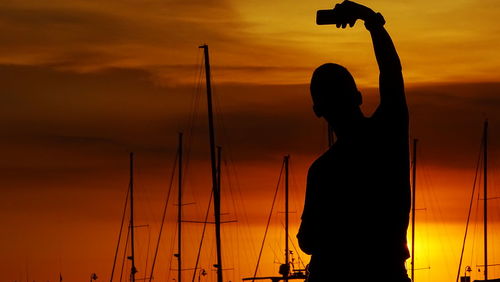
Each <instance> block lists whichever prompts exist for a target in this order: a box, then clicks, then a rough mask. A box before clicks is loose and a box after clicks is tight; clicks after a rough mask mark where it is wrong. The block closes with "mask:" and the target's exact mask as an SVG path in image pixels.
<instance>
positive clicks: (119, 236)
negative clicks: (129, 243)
mask: <svg viewBox="0 0 500 282" xmlns="http://www.w3.org/2000/svg"><path fill="white" fill-rule="evenodd" d="M129 192H130V184H129V187H128V188H127V196H125V206H124V208H123V214H122V223H121V224H120V232H119V233H118V243H117V244H116V251H115V258H114V259H113V268H112V269H111V278H110V279H109V281H110V282H113V276H114V273H115V266H116V259H117V258H118V251H119V249H120V241H121V238H122V231H123V223H124V222H125V213H126V212H127V205H128V193H129Z"/></svg>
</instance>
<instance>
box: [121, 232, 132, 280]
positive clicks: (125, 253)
mask: <svg viewBox="0 0 500 282" xmlns="http://www.w3.org/2000/svg"><path fill="white" fill-rule="evenodd" d="M127 230H128V231H127V238H126V239H125V251H124V252H123V259H122V269H121V271H120V282H122V277H123V268H124V267H125V258H126V257H127V247H128V237H129V235H130V228H127Z"/></svg>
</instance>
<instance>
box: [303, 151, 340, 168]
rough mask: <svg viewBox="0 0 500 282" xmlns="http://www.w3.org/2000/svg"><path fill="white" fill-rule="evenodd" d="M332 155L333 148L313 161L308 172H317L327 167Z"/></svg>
mask: <svg viewBox="0 0 500 282" xmlns="http://www.w3.org/2000/svg"><path fill="white" fill-rule="evenodd" d="M333 153H334V148H330V149H328V150H327V151H326V152H324V153H323V154H322V155H321V156H319V157H318V158H317V159H316V160H314V161H313V163H312V164H311V166H310V167H309V172H311V171H316V170H319V169H321V168H322V167H324V166H326V165H328V163H330V162H331V160H332V158H333Z"/></svg>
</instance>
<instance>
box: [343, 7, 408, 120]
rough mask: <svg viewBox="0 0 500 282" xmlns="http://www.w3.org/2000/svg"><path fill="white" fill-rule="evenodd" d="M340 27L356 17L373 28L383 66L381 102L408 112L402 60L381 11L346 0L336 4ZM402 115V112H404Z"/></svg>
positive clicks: (393, 110) (398, 111)
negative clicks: (385, 26)
mask: <svg viewBox="0 0 500 282" xmlns="http://www.w3.org/2000/svg"><path fill="white" fill-rule="evenodd" d="M334 10H335V11H336V16H337V17H338V19H337V21H336V22H337V23H336V25H337V27H342V28H345V27H346V26H347V25H349V26H351V27H352V26H354V24H355V22H356V20H358V19H360V20H363V21H364V23H365V27H366V29H367V30H368V31H369V32H370V34H371V38H372V42H373V48H374V50H375V57H376V59H377V63H378V67H379V70H380V81H379V84H380V106H381V107H382V108H384V109H385V110H386V111H389V112H390V113H395V114H397V115H404V116H403V117H402V118H407V115H408V109H407V106H406V98H405V93H404V82H403V75H402V71H401V62H400V60H399V56H398V53H397V52H396V48H395V47H394V44H393V42H392V39H391V37H390V36H389V33H388V32H387V30H386V29H385V28H384V24H385V20H384V18H383V17H382V15H381V14H380V13H375V12H374V11H373V10H372V9H370V8H368V7H366V6H363V5H360V4H357V3H355V2H352V1H347V0H346V1H344V2H342V3H341V4H337V5H336V6H335V9H334ZM400 117H401V116H400Z"/></svg>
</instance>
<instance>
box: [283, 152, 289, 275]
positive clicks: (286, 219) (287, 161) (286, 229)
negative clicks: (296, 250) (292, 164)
mask: <svg viewBox="0 0 500 282" xmlns="http://www.w3.org/2000/svg"><path fill="white" fill-rule="evenodd" d="M289 160H290V156H289V155H286V156H285V160H284V161H285V265H286V272H285V279H284V280H285V282H286V281H288V275H289V272H290V271H289V269H290V265H289V263H288V262H289V257H288V256H289V253H290V248H289V246H288V163H289Z"/></svg>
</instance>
